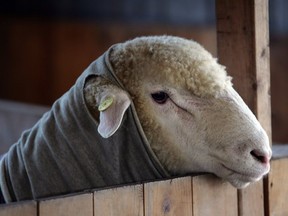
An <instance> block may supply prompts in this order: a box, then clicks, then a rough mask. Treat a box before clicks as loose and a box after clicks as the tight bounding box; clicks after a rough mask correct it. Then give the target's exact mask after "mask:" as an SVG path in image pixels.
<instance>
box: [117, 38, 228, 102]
mask: <svg viewBox="0 0 288 216" xmlns="http://www.w3.org/2000/svg"><path fill="white" fill-rule="evenodd" d="M117 58H118V59H117ZM114 61H116V62H117V61H119V62H122V64H121V65H122V66H124V67H127V65H132V67H131V68H130V70H128V72H127V68H126V69H124V68H123V71H124V70H126V74H127V75H126V76H127V77H128V76H129V79H128V82H129V80H133V81H132V82H135V80H136V79H138V80H139V78H140V77H141V80H142V81H143V80H147V79H148V80H149V78H151V77H153V79H154V81H155V79H158V80H159V81H161V82H165V81H166V82H168V83H170V84H172V85H178V86H182V87H184V88H187V89H188V90H189V91H192V92H193V94H195V95H197V96H200V97H205V96H213V95H217V94H218V93H219V92H221V90H223V89H224V88H225V87H226V86H227V85H231V82H230V80H231V78H230V77H229V76H227V74H226V71H225V68H224V67H223V66H221V65H219V64H218V63H217V60H216V59H215V58H213V57H212V56H211V54H210V53H209V52H207V51H206V50H205V49H204V48H203V47H202V46H201V45H199V44H198V43H196V42H194V41H192V40H187V39H183V38H179V37H172V36H154V37H153V36H152V37H140V38H136V39H134V40H132V41H128V42H126V43H123V44H121V45H120V46H119V47H117V48H116V49H115V51H114ZM128 61H129V62H128ZM116 65H117V64H116ZM116 67H117V66H116ZM116 72H117V69H116ZM133 75H134V76H133ZM133 77H134V79H133ZM128 85H129V84H128ZM138 86H139V84H138Z"/></svg>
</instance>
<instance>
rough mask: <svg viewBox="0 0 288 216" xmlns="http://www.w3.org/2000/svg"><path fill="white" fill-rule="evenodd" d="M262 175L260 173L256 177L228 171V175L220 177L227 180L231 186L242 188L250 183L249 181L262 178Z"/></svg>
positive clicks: (252, 181)
mask: <svg viewBox="0 0 288 216" xmlns="http://www.w3.org/2000/svg"><path fill="white" fill-rule="evenodd" d="M263 176H264V175H260V176H258V177H255V176H250V175H246V174H242V173H239V172H237V171H232V173H231V171H230V174H229V175H228V176H225V177H223V176H222V178H223V179H224V180H226V181H228V182H229V183H230V184H231V185H232V186H234V187H235V188H238V189H242V188H245V187H247V186H248V185H250V184H251V183H254V182H257V181H259V180H261V179H262V178H263Z"/></svg>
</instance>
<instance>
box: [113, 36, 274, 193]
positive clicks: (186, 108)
mask: <svg viewBox="0 0 288 216" xmlns="http://www.w3.org/2000/svg"><path fill="white" fill-rule="evenodd" d="M110 58H111V63H112V65H113V68H114V70H115V73H116V74H117V76H118V77H119V79H120V80H121V81H122V83H123V84H124V86H125V88H126V89H127V91H128V92H129V94H130V96H131V98H132V100H133V102H134V104H135V107H136V110H137V113H138V116H139V119H140V121H141V125H142V127H143V130H144V132H145V134H146V136H147V138H148V140H149V143H150V145H151V148H152V149H153V151H154V152H155V154H156V155H157V157H158V158H159V160H160V162H161V163H162V164H163V165H164V166H165V167H166V168H167V170H168V171H170V172H171V173H173V174H175V175H182V174H187V173H193V172H209V173H214V174H215V175H217V176H219V177H221V178H223V179H225V180H227V181H229V182H230V183H231V184H232V185H234V186H235V187H237V188H242V187H245V186H247V185H248V184H249V183H251V182H255V181H258V180H259V179H261V178H262V177H263V176H264V175H265V174H267V173H268V172H269V169H270V166H269V160H270V158H271V149H270V146H269V139H268V137H267V134H266V133H265V131H264V130H263V128H262V127H261V125H260V124H259V122H258V121H257V119H256V117H255V116H254V114H253V113H252V112H251V111H250V110H249V108H248V107H247V105H246V104H245V103H244V102H243V100H242V99H241V97H240V96H239V95H238V94H237V92H236V91H235V90H234V89H233V87H232V84H231V78H230V77H229V76H227V75H226V72H225V69H224V67H223V66H221V65H219V64H218V63H217V61H216V60H215V59H214V58H212V56H211V55H210V54H209V53H208V52H207V51H205V50H204V49H203V48H202V47H201V46H200V45H198V44H196V43H195V42H192V41H188V40H184V39H180V38H175V37H150V38H140V39H136V40H133V41H129V42H127V43H125V44H122V45H120V46H118V47H116V48H115V50H114V51H113V52H112V53H111V56H110Z"/></svg>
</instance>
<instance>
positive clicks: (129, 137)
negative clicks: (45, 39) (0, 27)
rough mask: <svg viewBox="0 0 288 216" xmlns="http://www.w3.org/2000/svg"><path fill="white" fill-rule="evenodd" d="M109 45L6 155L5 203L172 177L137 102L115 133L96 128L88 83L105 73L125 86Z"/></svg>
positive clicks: (0, 176)
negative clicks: (116, 71) (158, 155)
mask: <svg viewBox="0 0 288 216" xmlns="http://www.w3.org/2000/svg"><path fill="white" fill-rule="evenodd" d="M111 49H112V48H110V49H109V50H108V51H107V52H106V53H104V54H103V55H102V56H101V57H99V58H98V59H97V60H96V61H94V62H93V63H92V64H91V65H90V66H89V67H88V68H87V69H86V70H85V71H84V72H83V74H82V75H81V76H80V77H79V78H78V80H77V81H76V83H75V85H74V86H72V88H71V89H70V90H69V91H68V92H66V94H64V95H63V96H62V97H61V98H60V99H58V100H57V101H56V102H55V103H54V104H53V106H52V108H51V110H50V111H48V112H47V113H45V114H44V115H43V117H42V118H41V119H40V120H39V121H38V122H37V123H36V125H35V126H34V127H33V128H31V129H30V130H27V131H25V132H24V133H23V134H22V136H21V138H20V139H19V141H18V142H17V143H15V144H14V145H13V146H12V147H11V148H10V150H9V151H8V152H7V153H6V154H5V155H4V157H3V158H2V160H1V163H0V185H1V190H2V193H3V196H4V198H5V201H6V202H13V201H20V200H27V199H39V198H43V197H48V196H53V195H60V194H67V193H71V192H78V191H83V190H89V189H93V188H101V187H108V186H113V185H120V184H127V183H132V182H143V181H148V180H153V179H160V178H168V177H170V175H169V174H168V172H167V171H166V170H165V169H164V168H163V166H162V165H161V164H160V162H159V161H158V159H157V158H156V156H155V155H154V153H153V152H152V150H151V149H150V145H149V143H148V141H147V138H146V137H145V134H144V132H143V130H142V128H141V124H140V122H139V119H138V117H137V113H136V111H135V108H134V105H133V103H132V104H131V105H130V107H129V109H128V110H127V111H126V114H125V116H124V118H123V121H122V125H121V126H120V128H119V129H118V131H117V132H116V133H115V134H114V135H113V136H111V137H110V138H107V139H104V138H102V137H101V136H100V134H99V133H98V131H97V128H98V125H99V122H97V121H96V120H95V119H94V118H93V117H92V115H91V114H90V113H89V111H88V108H87V106H86V104H85V100H84V84H85V81H86V80H87V78H88V77H90V76H103V77H105V78H107V79H109V80H110V81H112V82H113V83H114V84H115V85H116V86H118V87H120V88H122V89H124V88H123V86H122V84H121V83H120V82H119V80H118V79H117V77H116V75H115V74H114V72H113V69H112V67H111V65H110V62H109V51H110V50H111ZM124 90H125V89H124Z"/></svg>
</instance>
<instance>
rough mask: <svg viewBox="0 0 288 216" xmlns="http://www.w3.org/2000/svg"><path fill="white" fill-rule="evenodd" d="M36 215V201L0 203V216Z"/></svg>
mask: <svg viewBox="0 0 288 216" xmlns="http://www.w3.org/2000/svg"><path fill="white" fill-rule="evenodd" d="M20 215H23V216H37V202H34V201H29V202H20V203H17V204H16V203H13V204H7V205H0V216H20Z"/></svg>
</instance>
